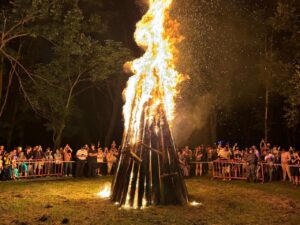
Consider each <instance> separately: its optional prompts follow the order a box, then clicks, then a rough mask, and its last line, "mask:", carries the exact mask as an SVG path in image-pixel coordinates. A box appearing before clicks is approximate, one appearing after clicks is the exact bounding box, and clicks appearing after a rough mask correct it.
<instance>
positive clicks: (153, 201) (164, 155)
mask: <svg viewBox="0 0 300 225" xmlns="http://www.w3.org/2000/svg"><path fill="white" fill-rule="evenodd" d="M142 121H143V122H142V123H141V127H140V129H141V132H140V137H139V140H140V141H139V142H138V143H135V144H134V145H133V146H130V145H129V144H128V143H129V140H130V138H131V137H130V136H129V135H128V133H127V134H125V135H124V137H123V144H122V151H121V156H120V159H119V162H118V165H117V168H116V172H115V175H114V179H113V183H112V189H111V200H112V201H114V202H117V203H118V204H119V205H120V206H124V205H126V206H130V207H135V208H141V207H144V206H149V205H169V204H174V205H177V204H179V205H186V204H187V203H188V193H187V189H186V186H185V182H184V179H183V176H182V174H181V170H180V166H179V161H178V157H177V153H176V149H175V144H174V140H173V137H172V134H171V130H170V127H169V124H168V123H167V120H166V117H165V114H164V112H163V111H161V112H160V113H159V116H158V119H157V121H155V122H153V123H151V124H150V125H149V122H148V121H147V120H145V119H144V117H143V118H142Z"/></svg>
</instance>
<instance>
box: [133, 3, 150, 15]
mask: <svg viewBox="0 0 300 225" xmlns="http://www.w3.org/2000/svg"><path fill="white" fill-rule="evenodd" d="M135 4H136V5H137V6H138V7H139V8H140V10H141V13H142V14H144V13H145V12H146V11H147V9H148V5H149V0H135Z"/></svg>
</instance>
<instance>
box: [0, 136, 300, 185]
mask: <svg viewBox="0 0 300 225" xmlns="http://www.w3.org/2000/svg"><path fill="white" fill-rule="evenodd" d="M119 155H120V149H118V148H117V145H116V143H115V141H113V143H112V144H111V146H110V148H108V147H104V149H102V148H101V146H100V145H99V144H98V145H97V146H96V145H94V144H91V145H90V146H89V145H84V146H82V147H81V148H80V149H78V150H77V151H73V149H72V148H71V147H70V146H69V145H68V144H67V145H66V146H65V147H64V148H60V149H56V150H55V151H52V150H51V149H50V148H47V149H46V150H45V151H44V150H43V148H42V146H40V145H38V146H35V147H30V146H27V147H26V148H25V149H23V148H22V147H17V148H14V149H13V150H11V151H5V149H4V146H0V180H8V179H17V178H19V177H38V176H47V175H59V176H61V175H64V176H73V175H74V176H76V177H83V176H88V177H96V176H102V175H111V174H113V171H114V168H115V166H116V164H117V161H118V158H119ZM178 160H179V164H180V168H181V170H182V173H183V175H184V176H185V177H189V176H202V175H203V174H204V173H211V172H212V171H220V173H221V177H222V178H223V179H224V180H225V179H231V178H239V177H243V176H246V178H247V180H248V181H257V180H261V179H263V180H264V181H270V182H271V181H273V180H286V179H288V180H289V181H290V182H292V183H293V184H295V185H298V184H299V177H300V171H299V168H300V158H299V154H298V151H297V150H296V149H295V148H293V147H289V149H285V148H281V147H279V146H276V145H274V146H271V144H270V143H265V141H264V140H262V141H261V142H260V145H259V148H257V147H256V146H255V145H253V146H251V147H249V148H242V149H241V148H239V146H238V144H237V143H236V144H234V145H233V146H230V144H229V143H227V144H223V143H221V142H219V143H218V144H215V145H214V146H207V147H204V145H200V146H197V147H195V149H194V150H191V149H190V148H189V147H188V146H185V147H184V148H182V149H180V150H178ZM74 165H75V167H74ZM243 171H245V173H244V174H243Z"/></svg>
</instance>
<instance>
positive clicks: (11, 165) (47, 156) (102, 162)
mask: <svg viewBox="0 0 300 225" xmlns="http://www.w3.org/2000/svg"><path fill="white" fill-rule="evenodd" d="M118 156H119V151H118V149H117V147H116V143H115V142H113V143H112V144H111V147H110V148H108V147H105V148H104V149H102V148H101V147H100V145H98V146H97V147H96V146H95V145H94V144H91V145H90V146H89V145H87V144H86V145H84V146H82V147H81V148H80V149H78V150H77V151H73V149H72V148H71V147H70V146H69V145H68V144H67V145H66V146H65V147H64V148H60V149H56V150H55V151H53V150H51V149H50V148H47V149H46V150H43V148H42V146H40V145H37V146H34V147H31V146H27V147H25V149H23V148H22V147H16V148H14V149H12V150H11V151H6V150H5V148H4V146H3V145H2V146H0V180H10V179H17V178H20V177H39V176H47V175H48V176H50V175H64V176H73V175H75V176H76V177H82V176H88V177H96V176H102V175H110V174H112V172H113V168H114V165H115V164H116V162H117V159H118ZM74 164H75V168H74V166H73V165H74Z"/></svg>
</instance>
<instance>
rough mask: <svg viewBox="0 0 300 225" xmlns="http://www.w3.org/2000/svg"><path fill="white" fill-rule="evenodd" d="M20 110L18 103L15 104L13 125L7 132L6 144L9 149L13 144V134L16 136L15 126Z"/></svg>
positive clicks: (12, 118)
mask: <svg viewBox="0 0 300 225" xmlns="http://www.w3.org/2000/svg"><path fill="white" fill-rule="evenodd" d="M18 109H19V104H18V103H17V102H16V103H15V104H14V108H13V111H12V117H11V125H10V127H9V129H8V132H7V142H6V146H7V149H10V147H11V142H12V138H13V134H14V130H15V126H16V121H17V113H18Z"/></svg>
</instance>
